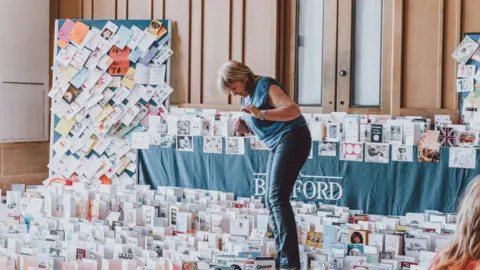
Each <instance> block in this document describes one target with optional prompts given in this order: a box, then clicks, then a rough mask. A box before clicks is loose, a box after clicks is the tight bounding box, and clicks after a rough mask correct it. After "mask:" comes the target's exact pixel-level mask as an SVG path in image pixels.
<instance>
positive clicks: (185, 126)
mask: <svg viewBox="0 0 480 270" xmlns="http://www.w3.org/2000/svg"><path fill="white" fill-rule="evenodd" d="M177 135H190V120H178V123H177Z"/></svg>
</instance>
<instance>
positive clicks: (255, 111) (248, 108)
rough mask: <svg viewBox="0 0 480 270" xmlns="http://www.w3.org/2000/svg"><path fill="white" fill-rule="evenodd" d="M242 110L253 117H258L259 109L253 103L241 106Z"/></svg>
mask: <svg viewBox="0 0 480 270" xmlns="http://www.w3.org/2000/svg"><path fill="white" fill-rule="evenodd" d="M242 112H245V113H248V114H250V115H252V116H253V117H255V118H260V110H259V109H258V108H257V107H255V106H253V105H246V106H245V107H243V108H242Z"/></svg>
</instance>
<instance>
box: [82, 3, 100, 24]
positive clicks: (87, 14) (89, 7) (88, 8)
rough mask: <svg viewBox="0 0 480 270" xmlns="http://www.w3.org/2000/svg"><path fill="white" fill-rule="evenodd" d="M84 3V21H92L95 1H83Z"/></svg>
mask: <svg viewBox="0 0 480 270" xmlns="http://www.w3.org/2000/svg"><path fill="white" fill-rule="evenodd" d="M97 1H98V0H97ZM82 2H83V14H82V15H83V16H82V19H86V20H91V19H92V15H93V0H83V1H82Z"/></svg>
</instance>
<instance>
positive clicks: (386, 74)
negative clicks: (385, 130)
mask: <svg viewBox="0 0 480 270" xmlns="http://www.w3.org/2000/svg"><path fill="white" fill-rule="evenodd" d="M392 16H393V0H386V1H383V17H382V37H383V42H382V80H381V89H382V90H381V91H382V92H381V101H380V112H381V114H391V111H390V110H391V96H392V72H391V66H392V57H391V55H392V53H393V51H392V41H393V31H392V25H393V23H392V19H391V18H392Z"/></svg>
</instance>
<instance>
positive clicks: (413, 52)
mask: <svg viewBox="0 0 480 270" xmlns="http://www.w3.org/2000/svg"><path fill="white" fill-rule="evenodd" d="M441 3H443V0H438V1H415V0H407V1H405V8H404V15H405V16H404V20H405V23H404V25H405V29H404V35H403V37H404V38H403V41H404V52H405V53H404V54H403V70H402V73H403V76H402V85H403V87H402V105H401V106H402V107H405V108H430V109H438V107H439V105H440V102H441V99H440V98H439V94H440V93H441V88H440V87H441V72H440V71H441V69H442V63H441V61H439V60H441V54H442V42H441V39H442V35H443V33H442V28H443V27H442V25H443V21H439V17H440V18H441V17H443V7H442V4H441ZM425 10H429V12H428V13H426V12H425ZM426 96H427V97H429V98H425V97H426Z"/></svg>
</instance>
